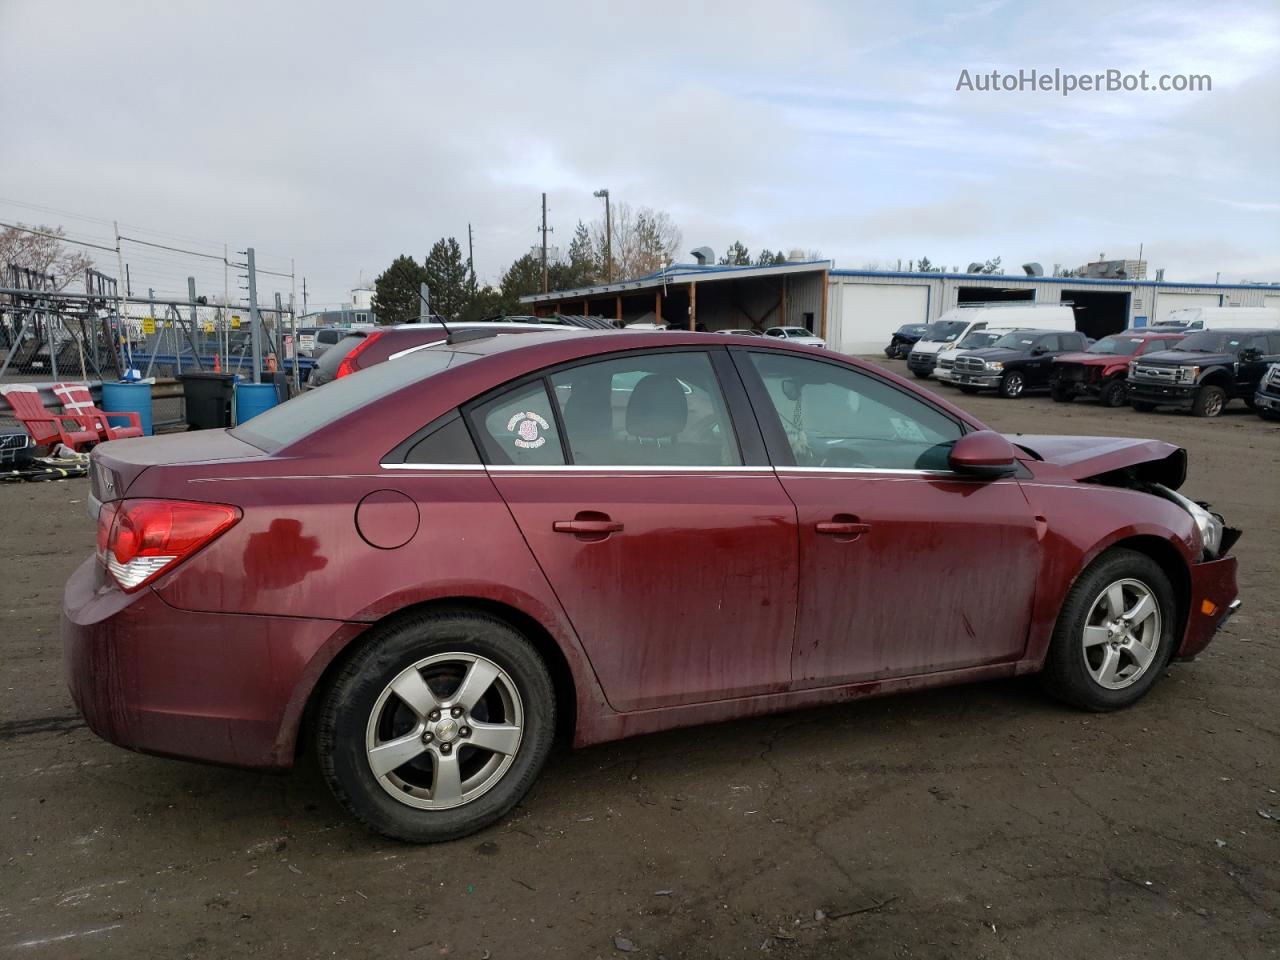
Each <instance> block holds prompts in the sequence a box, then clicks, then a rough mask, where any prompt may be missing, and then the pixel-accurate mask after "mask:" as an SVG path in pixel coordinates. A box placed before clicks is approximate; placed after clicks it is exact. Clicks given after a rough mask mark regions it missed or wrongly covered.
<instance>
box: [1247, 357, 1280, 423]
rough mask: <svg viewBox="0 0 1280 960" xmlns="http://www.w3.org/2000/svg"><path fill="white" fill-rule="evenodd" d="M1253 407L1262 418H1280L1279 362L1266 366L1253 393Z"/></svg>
mask: <svg viewBox="0 0 1280 960" xmlns="http://www.w3.org/2000/svg"><path fill="white" fill-rule="evenodd" d="M1253 408H1254V409H1255V410H1256V411H1258V416H1260V417H1261V418H1262V419H1263V420H1280V363H1273V364H1271V365H1270V366H1269V367H1267V372H1266V373H1265V374H1263V376H1262V379H1261V380H1260V381H1258V391H1257V393H1255V394H1254V395H1253Z"/></svg>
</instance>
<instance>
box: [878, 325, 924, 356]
mask: <svg viewBox="0 0 1280 960" xmlns="http://www.w3.org/2000/svg"><path fill="white" fill-rule="evenodd" d="M928 326H929V325H928V324H927V323H904V324H903V325H902V326H900V327H899V328H898V329H897V330H895V331H894V332H893V336H892V337H890V338H889V345H888V346H887V347H885V348H884V355H885V356H886V357H888V358H889V359H890V360H896V359H898V358H899V357H906V355H907V354H909V353H910V352H911V348H912V347H913V346H915V344H916V342H917V341H918V340H919V339H920V337H921V335H922V334H923V333H924V331H925V329H926V328H927V327H928Z"/></svg>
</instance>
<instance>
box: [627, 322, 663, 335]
mask: <svg viewBox="0 0 1280 960" xmlns="http://www.w3.org/2000/svg"><path fill="white" fill-rule="evenodd" d="M622 329H623V330H631V331H636V332H640V333H644V332H652V331H654V330H666V329H667V325H666V323H665V322H663V323H655V322H653V321H651V320H650V321H644V320H637V321H636V322H635V323H628V324H626V325H624V326H623V328H622Z"/></svg>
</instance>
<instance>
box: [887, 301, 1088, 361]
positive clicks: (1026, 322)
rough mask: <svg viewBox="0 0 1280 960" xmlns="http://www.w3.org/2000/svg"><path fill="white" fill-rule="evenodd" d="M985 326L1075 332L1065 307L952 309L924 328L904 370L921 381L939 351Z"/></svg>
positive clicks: (1030, 305)
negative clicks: (907, 370)
mask: <svg viewBox="0 0 1280 960" xmlns="http://www.w3.org/2000/svg"><path fill="white" fill-rule="evenodd" d="M987 327H1002V328H1005V329H1027V330H1074V329H1075V328H1076V315H1075V311H1074V310H1072V309H1071V307H1069V306H1066V305H1064V304H1056V303H1055V304H1043V305H1041V304H1034V303H1020V302H1017V301H1015V302H1013V303H1001V304H990V303H977V304H974V305H973V306H968V307H953V308H952V309H950V310H948V311H947V312H946V313H944V314H943V315H942V316H940V317H939V318H938V319H937V320H935V321H933V323H931V324H929V326H927V327H926V328H925V331H924V335H923V336H922V337H921V338H920V339H919V340H918V341H917V342H916V344H915V346H913V347H912V348H911V353H910V354H908V355H907V369H909V370H910V371H911V372H912V373H914V374H915V375H916V376H917V377H920V378H921V379H922V380H923V379H927V378H928V376H929V375H930V374H931V373H933V369H934V367H936V366H937V364H938V351H940V350H943V349H945V348H947V347H952V346H955V345H956V344H958V343H959V342H960V341H961V340H963V339H964V338H965V337H966V336H967V335H968V334H970V333H972V332H973V331H974V330H983V329H985V328H987Z"/></svg>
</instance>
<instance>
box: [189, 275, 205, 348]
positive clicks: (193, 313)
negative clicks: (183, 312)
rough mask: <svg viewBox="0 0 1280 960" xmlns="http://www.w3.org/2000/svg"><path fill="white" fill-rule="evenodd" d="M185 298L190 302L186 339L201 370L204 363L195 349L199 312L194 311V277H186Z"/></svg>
mask: <svg viewBox="0 0 1280 960" xmlns="http://www.w3.org/2000/svg"><path fill="white" fill-rule="evenodd" d="M187 300H188V301H190V303H191V335H190V336H189V337H188V339H189V340H190V341H191V349H192V351H193V353H194V356H195V361H196V369H197V370H203V369H204V364H203V363H201V361H200V351H199V350H197V349H196V343H197V342H198V341H197V340H196V331H197V330H199V326H198V324H199V322H200V318H199V314H198V312H197V311H196V278H195V277H187Z"/></svg>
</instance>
